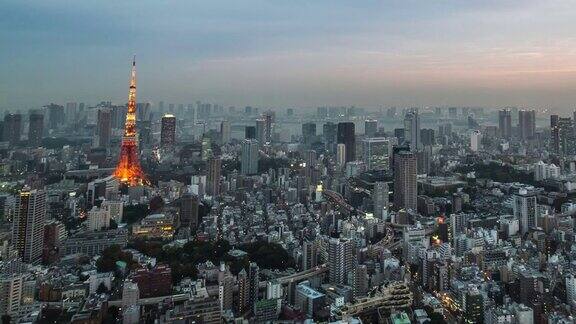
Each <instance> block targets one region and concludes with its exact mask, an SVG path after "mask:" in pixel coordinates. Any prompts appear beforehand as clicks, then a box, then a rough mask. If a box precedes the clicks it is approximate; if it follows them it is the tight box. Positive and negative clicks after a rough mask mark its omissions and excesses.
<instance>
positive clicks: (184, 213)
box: [180, 193, 200, 232]
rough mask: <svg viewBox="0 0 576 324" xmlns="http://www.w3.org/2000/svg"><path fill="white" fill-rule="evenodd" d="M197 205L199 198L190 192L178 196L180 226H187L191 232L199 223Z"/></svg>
mask: <svg viewBox="0 0 576 324" xmlns="http://www.w3.org/2000/svg"><path fill="white" fill-rule="evenodd" d="M199 206H200V199H199V198H198V196H196V195H194V194H192V193H185V194H183V195H182V197H180V226H182V227H189V228H190V231H191V232H195V231H196V229H197V228H198V224H199V223H200V219H198V209H199Z"/></svg>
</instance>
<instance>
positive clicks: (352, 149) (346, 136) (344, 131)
mask: <svg viewBox="0 0 576 324" xmlns="http://www.w3.org/2000/svg"><path fill="white" fill-rule="evenodd" d="M354 129H355V127H354V123H352V122H344V123H338V135H337V136H338V144H344V146H345V148H346V150H345V151H346V162H352V161H355V160H356V135H355V130H354Z"/></svg>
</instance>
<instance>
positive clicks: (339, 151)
mask: <svg viewBox="0 0 576 324" xmlns="http://www.w3.org/2000/svg"><path fill="white" fill-rule="evenodd" d="M336 164H337V165H338V166H339V167H343V166H344V165H345V164H346V144H338V145H337V146H336Z"/></svg>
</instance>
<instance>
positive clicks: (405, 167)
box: [394, 151, 418, 210]
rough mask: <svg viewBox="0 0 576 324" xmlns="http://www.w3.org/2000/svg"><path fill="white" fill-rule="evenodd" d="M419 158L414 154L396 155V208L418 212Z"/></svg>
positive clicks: (404, 152) (403, 152) (400, 153)
mask: <svg viewBox="0 0 576 324" xmlns="http://www.w3.org/2000/svg"><path fill="white" fill-rule="evenodd" d="M417 171H418V168H417V156H416V154H415V153H413V152H406V151H400V152H398V153H395V154H394V207H395V208H397V209H400V208H406V209H412V210H416V208H417V199H418V183H417V181H416V174H417Z"/></svg>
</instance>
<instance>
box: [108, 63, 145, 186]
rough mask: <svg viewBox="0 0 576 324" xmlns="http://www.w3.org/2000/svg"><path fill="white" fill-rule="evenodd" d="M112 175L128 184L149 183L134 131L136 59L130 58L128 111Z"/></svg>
mask: <svg viewBox="0 0 576 324" xmlns="http://www.w3.org/2000/svg"><path fill="white" fill-rule="evenodd" d="M114 176H115V177H117V178H118V179H119V180H120V181H121V182H122V183H124V184H127V185H128V186H137V185H142V184H149V180H148V177H146V175H145V174H144V171H143V170H142V167H141V166H140V159H139V152H138V136H137V133H136V59H135V58H134V59H133V60H132V73H131V75H130V90H129V92H128V111H127V112H126V124H125V125H124V137H122V146H121V149H120V160H119V161H118V166H117V167H116V170H114Z"/></svg>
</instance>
